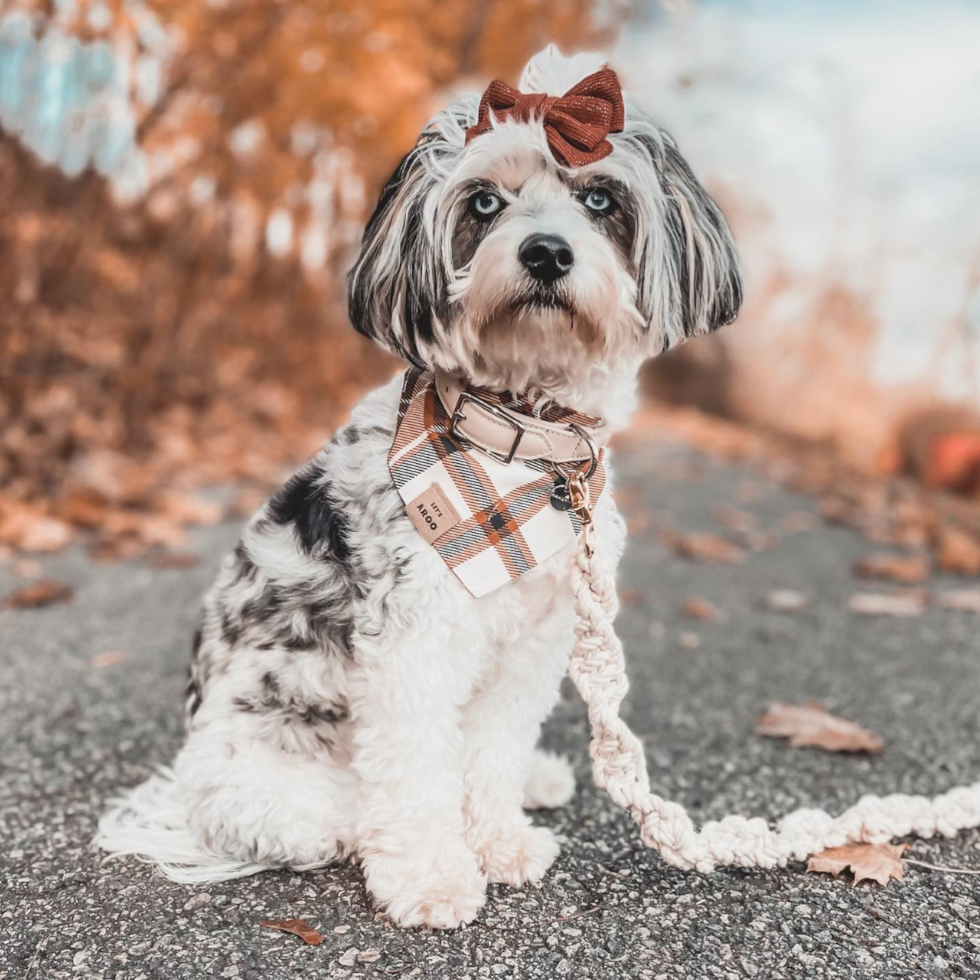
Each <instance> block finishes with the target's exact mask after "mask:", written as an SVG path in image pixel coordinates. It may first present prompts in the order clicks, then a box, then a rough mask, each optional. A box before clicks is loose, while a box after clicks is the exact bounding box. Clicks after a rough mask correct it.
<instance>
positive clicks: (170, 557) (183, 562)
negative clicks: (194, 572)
mask: <svg viewBox="0 0 980 980" xmlns="http://www.w3.org/2000/svg"><path fill="white" fill-rule="evenodd" d="M200 562H201V559H200V558H198V556H197V555H195V554H194V553H193V552H192V551H155V552H153V554H151V555H149V556H148V557H147V559H146V564H147V565H149V567H150V568H194V567H195V566H196V565H199V564H200Z"/></svg>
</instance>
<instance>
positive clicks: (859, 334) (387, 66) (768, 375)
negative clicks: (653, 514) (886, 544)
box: [0, 0, 980, 572]
mask: <svg viewBox="0 0 980 980" xmlns="http://www.w3.org/2000/svg"><path fill="white" fill-rule="evenodd" d="M978 39H980V5H977V4H976V3H971V2H967V0H929V2H926V0H919V2H905V0H850V2H847V0H795V2H787V0H783V2H779V0H756V2H750V0H686V2H685V0H633V2H631V3H627V2H625V0H557V2H545V0H440V2H438V3H437V2H431V0H430V2H422V0H356V2H355V0H346V2H345V0H306V2H301V0H207V2H205V0H45V2H40V0H37V2H28V0H0V215H2V220H0V549H6V551H7V552H8V553H11V554H12V553H15V552H19V551H22V550H27V551H31V550H34V551H45V550H57V549H59V548H61V547H63V546H64V545H65V544H66V543H67V542H68V541H70V540H72V539H74V538H76V537H79V536H82V535H84V536H85V538H86V540H87V542H88V544H89V547H90V549H91V550H92V552H93V553H94V554H95V555H96V557H100V558H113V557H126V556H130V555H136V554H140V553H142V552H144V551H145V550H146V549H148V548H173V547H176V546H179V544H180V543H181V541H182V535H183V528H184V526H185V525H186V524H187V523H194V522H206V521H210V520H215V519H218V517H220V516H221V514H222V513H224V509H223V507H219V506H218V505H217V504H215V503H214V500H213V498H212V497H209V496H207V495H204V496H202V495H201V494H200V493H199V490H200V489H201V488H203V487H208V486H223V487H236V488H238V490H237V491H236V492H237V497H236V498H235V501H234V507H235V509H236V510H237V511H239V512H242V513H244V512H245V511H247V510H249V509H250V508H251V507H252V506H254V504H255V503H256V502H257V500H258V499H260V496H261V494H262V493H264V492H265V490H266V489H267V487H268V485H269V484H270V483H275V482H277V481H278V480H279V479H280V478H281V476H282V473H283V471H284V469H285V468H287V467H289V466H292V465H294V464H295V463H297V462H298V461H300V460H301V459H303V458H304V457H305V456H307V455H309V454H310V453H311V452H313V451H314V450H315V449H316V448H317V446H318V445H319V444H320V443H322V442H323V441H324V439H325V438H326V437H327V436H328V435H329V434H330V432H331V430H332V428H333V427H334V426H335V425H336V424H337V423H338V421H339V420H341V419H342V418H343V416H344V415H345V413H346V412H347V411H348V409H349V407H350V405H351V404H352V402H354V401H356V399H357V398H358V397H359V395H360V394H361V393H362V392H363V390H364V389H365V388H366V387H368V386H371V385H374V384H376V383H378V382H379V381H380V380H382V379H384V378H385V377H387V376H388V375H390V374H391V373H392V372H393V371H394V370H396V368H397V365H396V363H395V362H394V361H393V360H392V359H390V358H388V357H386V356H385V355H383V354H381V353H380V352H379V351H378V350H377V349H376V348H374V347H373V346H371V345H369V344H368V343H367V342H364V341H362V340H361V339H360V338H358V337H356V336H355V335H354V333H353V331H352V329H351V328H350V326H349V325H348V323H347V321H346V314H345V297H344V288H343V275H344V272H345V271H346V268H347V267H348V265H349V264H350V262H351V259H352V256H353V253H354V251H355V250H356V247H357V243H358V240H359V235H360V229H361V227H362V224H363V222H364V220H365V217H366V215H367V214H368V213H369V210H370V208H371V207H372V205H373V202H374V201H375V199H376V196H377V193H378V190H379V189H380V187H381V185H382V184H383V182H384V180H385V179H386V178H387V176H388V175H389V174H390V172H391V171H392V170H393V168H394V166H395V165H396V163H397V162H398V160H399V159H400V157H401V155H402V154H403V153H404V152H406V151H407V149H408V148H409V147H410V146H411V145H412V143H413V140H414V138H415V135H416V134H417V132H418V131H419V129H420V127H421V126H422V124H423V123H424V121H425V119H426V118H427V117H428V116H429V115H430V114H431V113H432V112H433V111H435V110H436V109H437V108H439V107H440V106H441V105H443V104H444V103H445V102H446V100H447V99H448V98H450V97H452V95H453V94H455V93H458V92H459V91H460V90H463V89H473V90H482V88H483V87H484V86H485V84H486V82H487V81H488V80H489V79H490V78H492V77H497V76H499V77H502V78H504V79H505V80H508V81H511V82H515V81H516V79H517V77H518V74H519V72H520V69H521V66H522V65H523V64H524V62H525V61H526V60H527V58H528V57H529V56H530V55H531V54H533V53H534V52H536V51H537V50H539V49H540V48H541V47H543V46H544V45H545V44H546V43H548V42H551V41H554V42H556V43H558V44H559V46H560V47H561V48H562V49H563V50H565V51H566V52H569V51H573V50H576V49H595V48H600V49H602V50H605V51H608V52H609V55H610V61H611V63H612V64H613V66H614V67H615V68H616V69H617V70H618V71H619V73H620V76H621V78H622V80H623V83H624V87H625V88H626V89H627V91H628V92H630V93H631V94H632V95H633V96H634V97H635V98H637V100H638V101H640V102H641V104H643V105H644V106H645V108H647V109H648V110H649V111H650V112H651V113H652V114H653V115H654V117H655V118H656V119H657V120H658V121H659V122H660V123H661V124H662V125H663V126H664V127H665V128H667V129H668V130H669V131H671V132H672V133H673V134H674V135H675V137H676V138H677V139H678V142H679V143H680V146H681V148H682V150H683V151H684V153H685V155H686V156H687V157H688V159H689V160H690V161H691V163H692V165H693V167H694V170H695V172H697V173H698V174H699V175H700V176H701V178H702V179H703V181H704V182H705V184H706V185H707V186H708V188H709V189H710V190H711V192H712V193H713V194H714V196H715V197H716V198H717V199H718V200H719V202H720V203H721V204H722V206H723V208H724V209H725V211H726V213H727V214H728V215H729V217H730V219H731V222H732V225H733V228H734V231H735V235H736V238H737V240H738V243H739V247H740V252H741V255H742V258H743V262H744V267H745V273H746V280H747V293H746V295H747V301H746V305H745V307H744V309H743V312H742V315H741V317H740V319H739V320H738V322H737V323H736V324H735V325H734V326H732V327H730V328H728V329H727V330H725V331H722V332H721V333H719V334H717V335H715V336H714V337H711V338H706V339H703V340H699V341H697V342H694V343H691V344H689V345H687V346H686V347H684V348H682V349H680V350H678V351H676V352H672V353H671V354H670V355H668V356H666V357H664V358H661V359H660V360H658V361H656V362H654V363H653V364H652V365H651V366H650V368H649V370H648V372H647V374H646V377H645V379H644V389H645V392H646V394H647V396H648V398H649V399H650V406H651V407H650V409H649V410H648V412H647V413H645V414H644V416H643V418H641V420H640V424H641V425H643V424H646V425H657V426H663V427H665V428H669V427H670V426H671V425H675V424H677V420H682V421H683V425H686V426H687V428H688V430H691V427H692V426H694V428H698V427H700V428H699V431H700V432H701V433H702V435H703V434H704V432H706V431H709V430H711V427H712V425H714V426H715V427H716V428H715V431H716V432H721V431H724V432H727V433H729V436H728V444H729V445H731V443H732V437H731V432H733V431H735V429H733V428H732V426H735V427H737V430H738V431H740V432H753V433H755V436H754V437H753V438H756V439H757V440H760V439H764V440H768V441H769V443H770V444H778V445H779V446H780V447H783V448H782V450H781V451H783V452H786V451H787V450H786V448H785V447H787V446H794V447H799V448H800V451H801V452H805V453H809V454H810V455H809V456H808V457H807V458H808V459H811V460H812V459H816V458H819V459H820V460H821V463H820V466H819V467H815V466H814V465H811V466H810V468H809V473H810V477H811V478H814V473H816V472H819V474H820V477H819V478H820V480H822V481H823V485H824V488H825V489H826V487H827V486H829V485H830V484H833V483H834V482H835V481H837V480H838V479H839V478H840V474H841V473H844V472H846V473H847V474H849V477H848V478H849V479H852V480H853V479H858V478H860V479H861V480H863V481H881V480H883V479H886V478H889V479H890V478H892V477H895V476H899V477H901V478H902V479H903V480H905V481H906V485H908V484H909V483H914V484H915V485H916V486H920V487H925V488H928V489H929V490H930V492H932V491H936V492H942V493H943V494H944V495H946V496H944V498H943V499H947V498H948V499H949V500H955V501H959V502H961V503H962V504H963V505H964V506H965V505H966V504H967V503H968V502H969V501H970V500H973V499H976V498H980V419H978V414H977V413H978V409H980V223H978V221H977V215H978V214H980V167H978V165H977V163H978V152H980V114H978V113H977V112H976V109H975V106H976V103H977V99H978V97H980V59H977V57H976V49H977V41H978ZM692 420H697V422H696V423H695V422H692ZM718 420H724V421H723V422H721V421H718ZM683 425H682V427H683ZM719 426H721V427H722V428H718V427H719ZM736 441H737V442H739V445H740V446H742V447H744V446H745V444H746V442H745V439H744V438H742V439H741V441H739V440H736ZM855 474H857V475H858V476H855ZM869 485H870V484H868V483H866V482H865V483H862V484H861V486H862V487H864V488H865V490H862V492H866V488H867V486H869ZM242 488H244V489H242ZM250 488H251V489H250ZM879 497H880V495H879ZM957 507H959V504H957V505H956V507H954V510H955V512H956V513H958V514H960V515H961V516H960V518H958V519H957V521H958V523H957V531H956V533H957V534H960V535H961V537H962V534H963V533H967V534H973V531H970V530H969V529H970V528H971V527H974V525H973V524H972V523H971V521H972V518H969V517H962V515H963V514H965V513H966V511H964V510H962V508H960V509H959V510H957V509H956V508H957ZM978 526H980V525H978ZM963 528H967V531H965V532H964V531H963ZM923 533H932V532H930V531H928V530H927V531H926V532H923ZM971 540H972V541H973V545H972V546H971V547H973V549H974V550H973V551H972V552H970V551H969V550H968V551H967V552H965V554H967V555H968V556H972V557H969V561H972V562H975V563H976V571H977V572H980V531H977V533H976V535H974V537H973V538H972V539H971ZM961 544H962V541H961ZM972 567H973V566H972V565H970V564H969V562H967V563H966V564H965V565H964V566H963V569H962V570H967V571H968V570H969V569H970V568H972ZM954 570H955V569H954Z"/></svg>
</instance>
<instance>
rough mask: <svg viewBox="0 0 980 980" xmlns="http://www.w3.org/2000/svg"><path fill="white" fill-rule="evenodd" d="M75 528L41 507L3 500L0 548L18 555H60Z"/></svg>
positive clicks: (0, 518)
mask: <svg viewBox="0 0 980 980" xmlns="http://www.w3.org/2000/svg"><path fill="white" fill-rule="evenodd" d="M70 539H71V528H70V527H69V526H68V525H67V524H66V523H65V522H64V521H60V520H58V519H57V518H55V517H51V516H50V515H48V514H46V513H45V512H44V511H43V510H42V509H40V508H39V507H34V506H32V505H31V504H25V503H21V502H20V501H17V500H10V499H6V498H2V497H0V544H7V545H10V546H11V547H13V548H15V549H16V550H17V551H44V552H51V551H60V550H61V549H62V548H64V546H65V545H66V544H68V542H69V540H70Z"/></svg>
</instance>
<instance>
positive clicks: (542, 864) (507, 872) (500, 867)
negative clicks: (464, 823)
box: [479, 826, 561, 888]
mask: <svg viewBox="0 0 980 980" xmlns="http://www.w3.org/2000/svg"><path fill="white" fill-rule="evenodd" d="M560 850H561V848H560V846H559V844H558V841H557V840H555V835H554V834H553V833H552V832H551V831H550V830H549V829H548V828H547V827H531V826H516V827H508V828H506V829H501V830H499V831H497V832H496V833H493V834H491V835H489V836H488V837H486V838H485V839H484V840H483V841H482V842H481V843H480V845H479V855H480V859H481V861H482V862H483V869H484V870H485V871H486V873H487V877H488V878H489V880H490V881H493V882H498V883H500V884H503V885H513V886H514V887H515V888H519V887H520V886H521V885H526V884H532V885H536V884H537V883H538V882H540V881H541V879H542V878H544V876H545V874H546V873H547V871H548V868H550V867H551V866H552V864H554V862H555V858H556V857H558V852H559V851H560Z"/></svg>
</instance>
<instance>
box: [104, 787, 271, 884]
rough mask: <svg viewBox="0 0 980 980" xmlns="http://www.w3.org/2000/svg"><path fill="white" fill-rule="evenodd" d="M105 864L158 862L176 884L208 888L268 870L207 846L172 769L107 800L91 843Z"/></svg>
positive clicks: (158, 865)
mask: <svg viewBox="0 0 980 980" xmlns="http://www.w3.org/2000/svg"><path fill="white" fill-rule="evenodd" d="M93 843H94V844H95V846H96V847H98V848H100V849H101V850H103V851H105V852H106V854H107V858H106V859H107V860H109V859H112V858H120V857H126V856H127V855H132V856H133V857H136V858H138V859H139V860H141V861H145V862H147V863H150V864H155V865H156V866H157V867H158V868H159V869H160V872H161V873H162V874H164V875H166V876H167V877H168V878H171V879H172V880H173V881H181V882H187V883H194V884H206V883H211V882H216V881H228V880H230V879H232V878H245V877H247V876H248V875H254V874H258V873H259V872H260V871H267V870H269V868H270V867H271V865H268V864H258V863H255V862H250V861H236V860H234V859H232V858H229V857H227V856H223V855H220V854H216V853H214V852H213V851H210V850H208V848H206V847H204V846H203V845H202V844H201V842H200V841H199V840H198V839H197V837H196V835H195V834H194V833H193V832H192V831H191V829H190V823H189V820H188V813H187V807H186V805H185V804H184V802H183V800H182V799H181V794H180V786H179V784H178V782H177V779H176V777H175V775H174V772H173V770H172V769H169V768H160V769H159V770H157V772H156V774H155V775H153V776H150V778H149V779H148V780H147V781H146V782H145V783H142V784H141V785H140V786H137V787H135V788H134V789H132V790H130V791H129V792H128V793H126V795H125V796H120V797H116V798H115V799H112V800H110V801H109V809H108V810H107V811H106V813H105V814H104V815H103V817H102V819H101V820H100V821H99V829H98V832H97V833H96V835H95V839H94V841H93Z"/></svg>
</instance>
